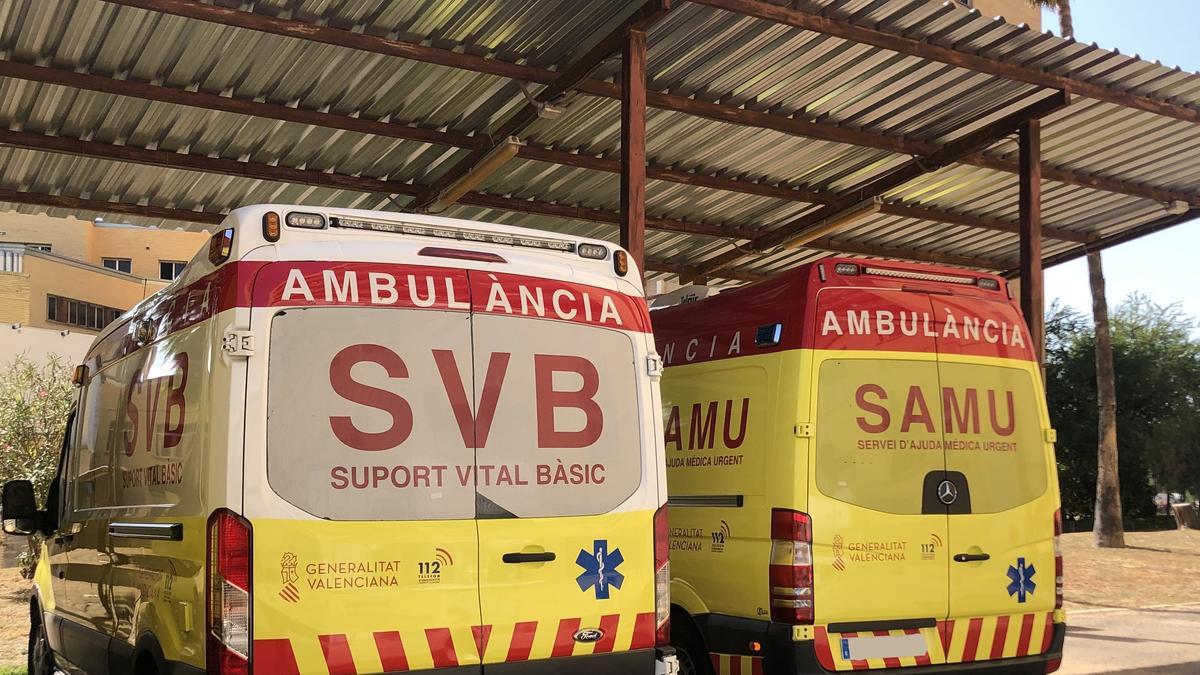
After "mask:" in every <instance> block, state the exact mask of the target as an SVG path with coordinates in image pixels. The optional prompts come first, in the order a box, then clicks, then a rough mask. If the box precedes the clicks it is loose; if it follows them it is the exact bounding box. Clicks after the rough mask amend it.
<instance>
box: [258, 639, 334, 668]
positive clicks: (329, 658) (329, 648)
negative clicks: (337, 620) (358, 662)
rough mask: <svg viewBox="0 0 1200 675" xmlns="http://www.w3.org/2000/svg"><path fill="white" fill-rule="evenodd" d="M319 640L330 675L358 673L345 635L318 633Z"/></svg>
mask: <svg viewBox="0 0 1200 675" xmlns="http://www.w3.org/2000/svg"><path fill="white" fill-rule="evenodd" d="M317 640H319V641H320V642H321V651H322V652H324V653H325V665H326V666H328V667H329V675H358V670H356V669H355V668H354V656H353V655H352V654H351V653H350V642H349V641H348V640H346V636H345V635H318V636H317ZM257 665H258V664H255V669H256V670H257Z"/></svg>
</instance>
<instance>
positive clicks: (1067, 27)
mask: <svg viewBox="0 0 1200 675" xmlns="http://www.w3.org/2000/svg"><path fill="white" fill-rule="evenodd" d="M1058 26H1059V32H1060V33H1062V37H1064V38H1068V39H1069V38H1073V37H1075V22H1074V21H1073V20H1072V19H1071V0H1058Z"/></svg>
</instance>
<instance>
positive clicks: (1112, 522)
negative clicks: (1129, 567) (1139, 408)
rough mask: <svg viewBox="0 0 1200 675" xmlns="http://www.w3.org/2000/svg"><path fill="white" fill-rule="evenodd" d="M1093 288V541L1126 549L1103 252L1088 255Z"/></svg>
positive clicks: (1098, 544)
mask: <svg viewBox="0 0 1200 675" xmlns="http://www.w3.org/2000/svg"><path fill="white" fill-rule="evenodd" d="M1087 261H1088V280H1089V282H1090V283H1091V287H1092V315H1093V317H1094V318H1095V321H1096V402H1097V403H1098V404H1099V408H1100V420H1099V424H1100V428H1099V432H1100V433H1099V436H1098V438H1099V443H1098V444H1097V445H1098V448H1097V451H1098V453H1099V454H1098V458H1097V459H1098V462H1097V471H1096V520H1095V524H1094V525H1093V526H1092V537H1093V540H1094V542H1095V544H1096V546H1099V547H1102V548H1121V547H1124V546H1125V526H1124V524H1123V523H1122V522H1121V477H1120V472H1119V471H1118V470H1117V387H1116V376H1115V375H1114V373H1113V353H1112V337H1111V334H1110V332H1109V328H1108V301H1107V300H1106V299H1105V296H1104V268H1103V267H1102V266H1101V264H1100V252H1099V251H1090V252H1088V255H1087Z"/></svg>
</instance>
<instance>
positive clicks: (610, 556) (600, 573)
mask: <svg viewBox="0 0 1200 675" xmlns="http://www.w3.org/2000/svg"><path fill="white" fill-rule="evenodd" d="M623 562H625V556H623V555H621V549H619V548H614V549H613V550H612V551H609V550H608V540H607V539H597V540H595V541H594V542H593V543H592V552H591V553H588V552H587V550H586V549H581V550H580V551H579V556H578V557H576V558H575V564H576V565H579V566H580V567H582V568H583V573H582V574H580V575H579V576H578V577H576V578H575V583H577V584H579V590H581V591H585V592H586V591H587V589H589V588H593V589H595V591H596V599H597V600H607V599H608V589H609V587H612V588H620V587H621V584H623V583H625V575H624V574H621V573H620V572H618V571H617V567H619V566H620V565H621V563H623Z"/></svg>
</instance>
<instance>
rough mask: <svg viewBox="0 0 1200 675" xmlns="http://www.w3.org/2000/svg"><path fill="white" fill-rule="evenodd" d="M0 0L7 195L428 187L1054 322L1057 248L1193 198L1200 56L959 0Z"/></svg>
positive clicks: (647, 263) (124, 211)
mask: <svg viewBox="0 0 1200 675" xmlns="http://www.w3.org/2000/svg"><path fill="white" fill-rule="evenodd" d="M0 11H2V12H3V13H4V14H3V21H0V31H2V32H0V117H2V120H0V166H2V167H3V169H2V171H0V174H2V175H0V208H4V209H9V210H11V209H16V210H19V211H42V212H50V213H52V214H56V215H66V214H87V215H89V216H94V215H102V216H104V215H108V214H120V216H121V217H122V218H123V219H125V220H128V221H131V222H135V223H139V224H145V225H158V226H164V227H174V226H180V225H182V226H185V227H193V228H198V227H211V226H212V225H213V224H215V223H218V222H220V220H221V219H222V217H223V215H224V214H225V213H227V212H228V211H229V210H231V209H233V208H236V207H238V206H240V205H244V204H250V203H262V202H285V203H298V204H311V205H319V206H338V207H355V208H371V209H384V210H406V211H407V210H425V211H430V212H434V213H440V214H444V215H448V216H452V217H461V218H470V219H476V220H484V221H491V222H498V223H506V224H513V225H523V226H529V227H536V228H541V229H546V230H553V231H557V232H563V233H568V234H573V235H579V236H590V237H600V238H607V239H610V240H613V241H617V240H620V241H621V242H622V243H623V244H624V245H626V246H627V247H629V248H630V250H631V252H632V253H633V254H634V256H635V258H639V259H644V264H643V267H644V270H645V272H646V277H647V279H648V280H650V281H654V280H659V279H668V278H671V279H678V280H681V281H683V282H691V281H697V280H699V281H703V282H710V283H719V284H729V283H742V282H746V281H753V280H755V279H759V278H763V277H766V276H769V275H772V274H775V273H777V272H780V271H783V270H786V269H788V268H791V267H794V266H796V265H799V264H802V263H805V262H809V261H813V260H817V259H820V258H823V257H826V256H829V255H833V254H848V255H853V256H863V257H881V258H892V259H902V260H913V261H924V262H934V263H944V264H952V265H958V266H962V267H966V268H970V269H977V270H988V271H995V272H1002V273H1008V274H1009V275H1010V276H1014V275H1020V276H1023V278H1024V279H1023V280H1024V284H1023V286H1022V290H1023V295H1028V296H1029V297H1028V298H1026V302H1025V305H1026V307H1025V309H1026V312H1027V314H1028V315H1029V316H1030V319H1031V320H1032V321H1033V322H1035V323H1038V324H1040V314H1041V281H1040V278H1041V268H1042V266H1043V264H1054V263H1057V262H1061V261H1064V260H1067V259H1070V258H1073V257H1077V256H1079V255H1082V254H1083V253H1084V252H1085V251H1087V250H1097V249H1100V248H1103V247H1106V246H1111V245H1113V244H1116V243H1120V242H1122V241H1127V240H1129V239H1131V238H1134V237H1137V236H1140V235H1143V234H1146V233H1149V232H1153V231H1156V230H1160V229H1163V228H1165V227H1169V226H1171V225H1173V224H1176V223H1179V222H1182V221H1184V220H1187V219H1188V218H1189V217H1191V216H1192V215H1193V214H1192V213H1191V211H1192V210H1193V209H1197V208H1200V75H1197V74H1195V73H1189V72H1183V71H1181V70H1179V69H1178V68H1174V69H1173V68H1170V67H1166V66H1163V65H1161V64H1159V63H1157V62H1148V61H1145V60H1142V59H1140V58H1138V57H1137V56H1127V55H1123V54H1121V53H1119V52H1116V51H1109V50H1107V49H1102V48H1100V47H1097V46H1096V45H1086V44H1080V43H1077V42H1075V41H1072V40H1063V39H1060V38H1057V37H1054V36H1053V35H1050V34H1049V33H1040V32H1037V31H1034V30H1031V29H1029V28H1028V27H1026V26H1020V25H1012V24H1009V23H1006V22H1005V21H1004V20H1003V19H1002V18H999V17H996V18H991V17H983V16H980V14H979V13H978V12H976V11H969V10H965V9H963V8H961V7H959V6H958V5H957V4H956V3H954V2H945V3H942V2H936V1H925V0H811V1H806V0H797V1H795V2H785V1H783V0H586V1H585V0H455V1H453V2H445V1H443V0H402V1H395V0H254V1H234V0H215V1H213V2H211V3H207V2H199V1H198V0H62V1H61V2H54V3H44V2H39V1H38V0H12V1H11V2H8V3H5V4H4V8H3V10H0ZM1043 221H1044V222H1043ZM1035 316H1036V317H1037V318H1036V319H1034V317H1035ZM1035 335H1040V330H1038V329H1037V327H1035Z"/></svg>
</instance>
